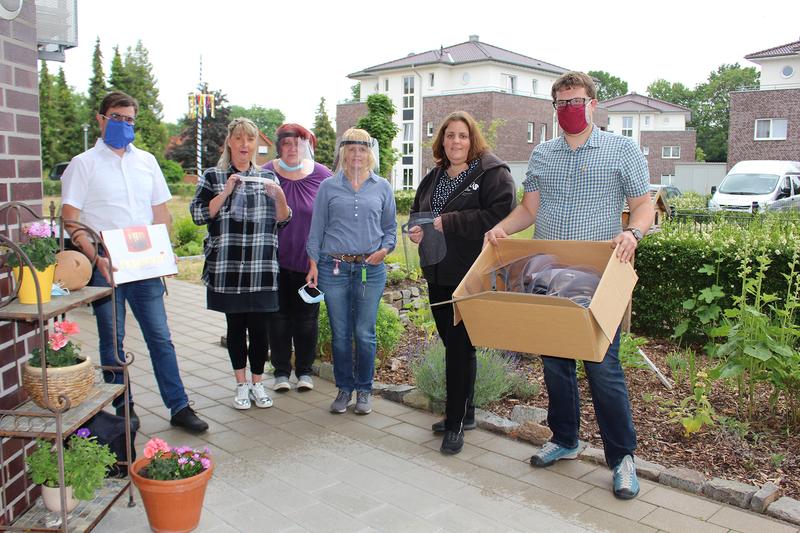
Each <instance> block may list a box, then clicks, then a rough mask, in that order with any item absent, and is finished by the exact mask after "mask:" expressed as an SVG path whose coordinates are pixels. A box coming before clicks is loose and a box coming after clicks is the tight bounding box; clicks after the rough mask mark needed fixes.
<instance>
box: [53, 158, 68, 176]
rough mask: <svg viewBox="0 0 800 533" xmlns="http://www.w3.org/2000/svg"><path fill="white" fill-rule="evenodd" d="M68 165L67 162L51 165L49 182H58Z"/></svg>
mask: <svg viewBox="0 0 800 533" xmlns="http://www.w3.org/2000/svg"><path fill="white" fill-rule="evenodd" d="M68 165H69V161H64V162H63V163H56V164H55V165H53V168H52V169H51V170H50V179H51V180H60V179H61V175H62V174H63V173H64V171H65V170H67V166H68Z"/></svg>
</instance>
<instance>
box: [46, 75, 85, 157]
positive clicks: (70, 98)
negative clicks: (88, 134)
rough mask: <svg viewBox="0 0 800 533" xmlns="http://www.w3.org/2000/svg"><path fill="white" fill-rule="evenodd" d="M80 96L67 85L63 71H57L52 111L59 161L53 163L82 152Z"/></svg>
mask: <svg viewBox="0 0 800 533" xmlns="http://www.w3.org/2000/svg"><path fill="white" fill-rule="evenodd" d="M80 99H81V96H80V95H78V94H76V93H75V91H73V90H72V88H71V87H70V86H69V85H67V79H66V76H65V75H64V69H63V68H60V69H58V76H57V77H56V80H55V85H54V88H53V110H54V114H55V116H56V117H57V121H58V122H57V127H56V128H55V129H56V131H57V133H58V139H57V140H56V143H57V152H56V153H57V154H58V157H59V159H58V160H57V161H53V162H54V163H59V162H61V161H69V160H70V159H72V158H73V157H75V156H76V155H78V154H79V153H81V152H82V151H83V128H82V127H81V123H82V120H81V114H80V113H79V109H80Z"/></svg>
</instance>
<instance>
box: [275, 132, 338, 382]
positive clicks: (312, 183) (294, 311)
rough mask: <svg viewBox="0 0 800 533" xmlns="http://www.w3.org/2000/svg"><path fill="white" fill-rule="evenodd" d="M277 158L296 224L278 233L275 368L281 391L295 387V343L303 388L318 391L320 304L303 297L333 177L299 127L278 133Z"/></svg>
mask: <svg viewBox="0 0 800 533" xmlns="http://www.w3.org/2000/svg"><path fill="white" fill-rule="evenodd" d="M275 135H276V138H277V142H276V147H277V151H278V158H277V159H274V160H272V161H270V162H269V163H267V164H266V165H264V169H266V170H271V171H273V172H274V173H275V174H277V175H278V179H279V180H280V183H281V187H282V188H283V192H284V195H285V196H286V202H287V203H288V204H289V207H290V208H291V209H292V223H291V224H289V225H287V226H286V227H284V228H283V229H281V230H280V231H279V233H278V263H279V265H280V274H279V277H278V299H279V310H278V312H276V313H275V314H274V315H273V318H272V320H270V322H269V340H270V350H271V352H272V365H273V366H274V367H275V384H274V386H273V389H274V390H276V391H287V390H289V389H290V388H291V385H290V384H289V377H290V376H291V374H292V343H293V342H294V362H295V368H294V373H295V375H296V376H297V388H298V390H310V389H313V388H314V381H313V380H312V379H311V365H312V364H313V363H314V359H315V357H316V353H317V333H318V328H317V319H318V316H319V304H318V303H312V304H309V303H305V302H304V301H303V300H302V299H301V298H300V295H299V294H298V292H297V291H298V289H300V288H301V287H302V286H303V285H305V283H306V275H307V274H308V268H309V265H308V254H307V253H306V242H307V241H308V232H309V229H310V228H311V214H312V211H313V208H314V198H316V196H317V191H318V190H319V186H320V184H321V183H322V180H324V179H325V178H327V177H328V176H330V175H331V171H330V170H328V167H326V166H325V165H321V164H319V163H315V162H314V148H316V144H317V139H316V137H315V136H314V134H313V133H311V132H310V131H308V130H307V129H305V128H304V127H303V126H300V125H298V124H283V125H282V126H280V127H279V128H278V129H277V130H276V131H275Z"/></svg>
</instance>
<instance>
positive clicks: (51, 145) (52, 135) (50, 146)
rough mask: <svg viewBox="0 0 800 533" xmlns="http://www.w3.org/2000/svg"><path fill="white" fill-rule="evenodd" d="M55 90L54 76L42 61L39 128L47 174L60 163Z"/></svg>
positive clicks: (43, 162) (44, 167)
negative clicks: (54, 103)
mask: <svg viewBox="0 0 800 533" xmlns="http://www.w3.org/2000/svg"><path fill="white" fill-rule="evenodd" d="M53 90H54V87H53V76H52V75H51V74H50V71H49V70H48V68H47V61H42V67H41V69H39V127H40V129H41V137H42V168H43V169H44V171H45V172H47V171H49V170H50V169H51V168H53V165H54V164H55V163H57V162H58V160H57V157H58V154H57V153H56V151H57V149H56V140H57V139H58V135H57V132H56V131H55V128H56V126H57V124H58V121H57V119H56V116H55V112H54V109H53Z"/></svg>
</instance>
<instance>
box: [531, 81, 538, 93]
mask: <svg viewBox="0 0 800 533" xmlns="http://www.w3.org/2000/svg"><path fill="white" fill-rule="evenodd" d="M538 89H539V80H537V79H536V78H533V83H531V92H532V93H533V94H536V93H537V92H538Z"/></svg>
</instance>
